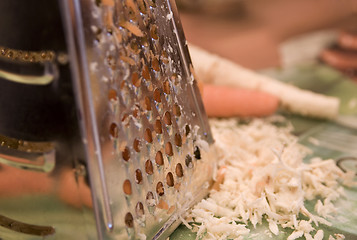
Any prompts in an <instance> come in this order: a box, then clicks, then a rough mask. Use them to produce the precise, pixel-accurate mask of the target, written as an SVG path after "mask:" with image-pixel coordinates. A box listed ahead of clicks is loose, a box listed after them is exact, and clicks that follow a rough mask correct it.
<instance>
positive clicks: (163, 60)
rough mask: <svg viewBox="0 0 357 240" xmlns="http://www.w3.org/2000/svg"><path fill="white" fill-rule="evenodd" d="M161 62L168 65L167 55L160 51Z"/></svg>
mask: <svg viewBox="0 0 357 240" xmlns="http://www.w3.org/2000/svg"><path fill="white" fill-rule="evenodd" d="M161 61H162V62H163V63H166V64H168V63H169V59H168V55H167V52H166V51H165V50H162V52H161Z"/></svg>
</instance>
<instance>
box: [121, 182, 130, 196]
mask: <svg viewBox="0 0 357 240" xmlns="http://www.w3.org/2000/svg"><path fill="white" fill-rule="evenodd" d="M123 192H124V193H125V194H126V195H131V194H132V190H131V182H130V180H129V179H126V180H125V181H124V183H123Z"/></svg>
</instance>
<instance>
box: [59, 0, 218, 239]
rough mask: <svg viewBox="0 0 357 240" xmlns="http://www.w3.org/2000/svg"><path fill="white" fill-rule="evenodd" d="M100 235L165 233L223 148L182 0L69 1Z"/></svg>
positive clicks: (69, 30) (202, 187) (203, 189)
mask: <svg viewBox="0 0 357 240" xmlns="http://www.w3.org/2000/svg"><path fill="white" fill-rule="evenodd" d="M62 8H63V9H64V11H63V13H64V19H65V26H66V36H67V45H68V47H69V59H70V64H71V69H72V78H73V83H74V89H75V93H76V100H77V101H76V102H77V108H78V112H79V119H80V127H81V130H82V131H81V132H82V144H83V146H84V149H85V151H86V159H87V169H86V171H87V174H88V176H89V181H90V185H91V194H92V200H93V208H94V212H95V218H96V224H97V231H98V237H99V239H124V238H129V239H159V238H160V239H164V238H166V237H167V236H168V235H169V234H170V233H171V232H172V231H173V230H174V229H175V227H176V226H177V225H178V224H179V223H180V221H181V219H182V216H183V215H184V213H185V212H186V211H187V209H188V208H189V207H191V206H192V205H193V204H194V203H195V202H197V201H198V200H200V199H201V198H203V197H204V196H205V195H206V194H207V193H208V186H209V182H210V181H211V176H212V172H213V164H214V162H213V161H214V149H213V145H212V143H213V138H212V136H211V133H210V129H209V125H208V121H207V116H206V114H205V112H204V108H203V104H202V101H201V99H200V94H199V90H198V87H197V84H196V81H195V79H194V76H193V73H192V71H193V68H192V64H191V60H190V58H189V53H188V48H187V43H186V41H185V37H184V34H183V30H182V26H181V23H180V21H179V16H178V12H177V9H176V6H175V2H174V1H173V0H167V1H165V0H157V1H154V0H137V1H134V0H126V1H104V0H103V2H100V1H90V2H88V1H85V0H69V1H64V2H63V4H62Z"/></svg>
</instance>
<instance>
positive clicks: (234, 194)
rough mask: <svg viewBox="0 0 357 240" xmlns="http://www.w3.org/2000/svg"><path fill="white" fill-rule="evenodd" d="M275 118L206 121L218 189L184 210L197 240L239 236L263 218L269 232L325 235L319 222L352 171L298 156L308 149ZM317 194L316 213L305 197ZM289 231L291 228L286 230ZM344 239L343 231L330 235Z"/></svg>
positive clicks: (293, 235) (350, 181)
mask: <svg viewBox="0 0 357 240" xmlns="http://www.w3.org/2000/svg"><path fill="white" fill-rule="evenodd" d="M277 119H278V120H279V117H275V119H253V120H252V121H251V122H249V123H248V124H245V125H239V126H238V124H237V119H228V120H227V119H225V120H216V119H214V120H211V121H210V124H211V129H212V133H213V136H214V138H215V141H216V143H215V144H216V147H217V153H218V158H219V161H218V169H219V170H218V171H217V173H216V174H215V176H216V178H217V179H218V178H219V177H220V176H221V177H222V175H224V180H223V182H222V183H221V184H219V189H212V190H211V191H210V194H209V196H208V197H207V198H206V199H204V200H202V201H201V202H199V203H198V204H197V205H196V206H195V207H194V208H193V209H192V210H191V211H190V213H189V215H188V218H187V219H188V222H190V225H188V226H189V227H191V228H192V229H193V231H195V232H197V239H238V240H239V239H243V238H244V236H247V235H248V234H249V232H250V229H249V227H248V226H253V227H254V228H255V227H256V226H257V225H258V224H262V223H263V222H264V221H266V222H267V223H268V226H269V230H270V232H271V233H270V232H269V234H270V235H273V236H274V235H278V234H279V232H280V231H282V229H286V228H290V229H292V233H291V234H290V235H289V236H288V238H287V239H288V240H293V239H297V238H300V237H305V239H308V240H309V239H314V240H320V239H323V238H324V232H323V230H321V229H320V230H319V229H318V226H319V224H325V225H331V223H330V222H329V221H328V218H330V217H333V215H334V214H335V213H336V208H335V207H334V201H335V200H337V199H338V198H340V197H344V196H345V195H344V189H343V187H342V185H341V184H343V185H347V186H352V185H355V184H356V183H355V182H353V178H354V174H355V173H354V172H347V173H345V172H343V171H342V170H341V169H340V168H338V167H337V166H336V164H335V161H334V160H332V159H327V160H322V159H321V158H313V159H311V160H310V161H309V163H304V162H303V159H304V158H305V156H306V155H307V154H308V153H309V149H307V148H306V147H304V146H302V145H301V144H299V143H298V138H297V137H296V136H294V135H293V134H292V133H291V132H292V130H293V129H292V127H291V125H288V126H284V127H281V126H280V127H278V126H276V124H273V123H272V122H273V121H274V122H276V121H277ZM313 199H318V200H317V202H316V205H315V213H314V214H312V213H311V212H309V211H308V210H307V209H306V208H305V205H304V201H305V200H313ZM290 231H291V230H290ZM333 239H344V236H343V235H342V234H335V235H334V236H332V235H330V236H329V240H333Z"/></svg>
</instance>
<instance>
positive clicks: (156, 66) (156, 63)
mask: <svg viewBox="0 0 357 240" xmlns="http://www.w3.org/2000/svg"><path fill="white" fill-rule="evenodd" d="M151 66H152V68H153V69H154V70H155V71H156V72H158V71H160V63H159V60H158V59H157V58H156V57H153V59H152V61H151Z"/></svg>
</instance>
